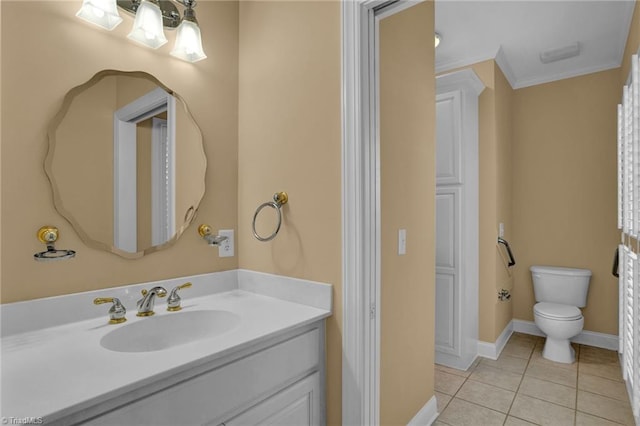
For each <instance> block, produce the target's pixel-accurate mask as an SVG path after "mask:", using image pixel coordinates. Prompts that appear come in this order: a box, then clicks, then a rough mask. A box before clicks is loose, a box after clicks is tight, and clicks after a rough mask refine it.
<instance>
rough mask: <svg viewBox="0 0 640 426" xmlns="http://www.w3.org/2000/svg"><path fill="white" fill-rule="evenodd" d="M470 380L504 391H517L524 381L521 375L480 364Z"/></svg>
mask: <svg viewBox="0 0 640 426" xmlns="http://www.w3.org/2000/svg"><path fill="white" fill-rule="evenodd" d="M469 380H475V381H477V382H482V383H485V384H487V385H493V386H497V387H499V388H502V389H506V390H510V391H516V390H517V389H518V386H519V385H520V381H521V380H522V376H521V375H520V374H515V373H511V372H509V371H505V370H500V369H497V368H493V367H488V366H486V365H484V364H480V365H478V366H477V367H476V369H475V370H473V373H471V375H470V376H469Z"/></svg>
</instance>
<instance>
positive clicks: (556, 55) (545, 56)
mask: <svg viewBox="0 0 640 426" xmlns="http://www.w3.org/2000/svg"><path fill="white" fill-rule="evenodd" d="M579 54H580V43H578V42H575V43H572V44H570V45H568V46H564V47H559V48H557V49H549V50H545V51H544V52H540V61H542V63H543V64H548V63H550V62H556V61H561V60H563V59H568V58H573V57H574V56H578V55H579Z"/></svg>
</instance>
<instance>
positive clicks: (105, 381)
mask: <svg viewBox="0 0 640 426" xmlns="http://www.w3.org/2000/svg"><path fill="white" fill-rule="evenodd" d="M242 274H244V275H245V276H250V278H251V279H244V278H243V279H241V280H240V282H239V283H238V285H237V288H236V289H233V290H229V291H224V292H219V293H215V294H212V295H206V296H200V297H194V298H190V297H189V293H188V290H187V291H185V292H184V293H182V297H183V303H182V306H183V310H182V311H180V312H167V311H166V304H165V303H164V301H165V300H166V299H157V301H156V307H155V312H156V316H165V315H167V316H170V315H180V313H182V312H189V311H195V310H211V309H216V310H223V311H229V312H233V313H235V314H237V315H238V316H239V317H240V322H239V324H238V325H237V326H236V327H235V328H233V329H232V330H230V331H227V332H225V333H223V334H220V335H217V336H215V337H211V338H207V339H202V340H198V341H195V342H191V343H187V344H183V345H179V346H174V347H171V348H167V349H164V350H159V351H153V352H115V351H111V350H108V349H105V348H103V347H102V346H101V345H100V339H101V338H102V337H103V336H104V335H105V334H107V333H109V332H110V331H112V330H114V329H115V328H116V327H123V326H124V327H126V326H127V325H128V324H133V323H135V322H138V321H145V320H148V319H147V318H140V317H136V315H135V309H132V307H131V306H127V308H128V312H127V322H125V323H123V324H117V325H110V324H108V323H107V320H108V316H107V315H106V309H105V312H101V313H102V314H103V315H102V316H100V317H99V318H92V319H87V320H82V321H78V322H72V323H67V324H62V325H57V326H55V327H50V328H43V329H38V330H32V331H27V332H23V333H18V334H12V335H8V336H3V337H2V339H1V344H2V359H1V367H2V371H1V372H2V376H1V382H2V383H1V384H2V388H1V390H2V393H1V405H0V416H2V417H5V418H9V417H14V418H23V417H43V418H44V421H45V423H46V422H49V421H53V420H56V419H59V418H61V417H63V416H65V415H68V414H69V413H71V412H73V411H76V410H78V409H82V408H83V407H88V406H92V405H95V404H99V403H100V402H102V401H106V400H108V399H111V398H114V397H116V396H119V395H122V394H124V393H126V392H128V391H131V390H133V389H137V388H139V387H142V386H144V385H145V384H149V383H152V382H155V381H157V380H161V379H163V378H166V377H169V376H171V375H174V374H176V373H179V372H182V371H186V370H188V369H190V368H193V367H195V366H198V365H201V364H203V363H208V362H211V361H214V360H216V359H219V358H221V357H224V356H226V355H229V354H231V353H233V352H236V351H240V350H242V349H244V348H246V347H249V346H251V345H254V344H257V343H260V342H262V341H264V340H267V339H269V338H271V337H274V336H276V335H279V334H282V333H285V332H287V331H289V330H292V329H294V328H297V327H301V326H304V325H306V324H310V323H312V322H315V321H318V320H321V319H323V318H326V317H328V316H330V315H331V307H330V306H331V302H330V300H329V303H328V305H326V304H325V306H324V307H323V308H319V307H314V306H310V305H309V304H302V303H296V302H291V301H286V300H282V299H278V298H275V297H270V296H265V295H263V294H257V293H256V291H258V290H256V287H255V283H256V282H260V281H261V280H260V278H265V280H264V281H265V283H266V282H268V281H269V280H271V281H274V282H277V283H279V284H278V285H276V288H277V289H276V292H277V293H279V294H281V292H282V289H283V288H287V287H289V288H293V289H294V292H295V293H298V296H295V297H293V298H290V297H286V296H285V298H288V299H289V300H292V299H293V300H302V301H304V297H303V298H302V299H300V298H299V292H300V291H304V287H305V285H302V286H301V285H300V280H297V282H294V283H291V282H289V283H287V281H288V280H289V279H287V278H284V277H282V279H281V278H279V277H275V276H272V275H268V276H267V275H266V274H257V273H252V272H250V271H242V273H241V274H238V275H242ZM245 278H246V277H245ZM245 283H248V284H247V285H245ZM283 283H284V287H283V285H282V284H283ZM153 284H154V285H155V284H157V283H153ZM318 286H321V287H318ZM323 286H326V287H328V290H327V288H325V287H323ZM265 287H268V288H271V287H270V286H268V285H265ZM307 287H309V286H307ZM310 287H311V288H312V290H311V291H312V293H313V292H314V291H315V293H316V296H317V294H318V289H319V290H320V293H323V294H325V299H326V295H327V294H328V295H329V299H330V297H331V287H330V286H328V285H326V284H319V283H312V285H311V286H310ZM243 288H245V289H243ZM268 288H265V293H266V294H272V292H270V291H269V290H268ZM105 291H107V290H105ZM108 291H110V292H111V293H114V291H113V289H110V290H108ZM92 295H93V292H92ZM102 306H103V307H105V306H107V305H102ZM3 320H4V321H7V319H6V318H5V317H3Z"/></svg>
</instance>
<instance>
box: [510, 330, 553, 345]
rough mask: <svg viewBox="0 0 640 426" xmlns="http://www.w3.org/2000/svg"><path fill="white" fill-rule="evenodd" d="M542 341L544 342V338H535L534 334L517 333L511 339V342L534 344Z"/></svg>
mask: <svg viewBox="0 0 640 426" xmlns="http://www.w3.org/2000/svg"><path fill="white" fill-rule="evenodd" d="M540 340H544V337H541V336H534V335H533V334H524V333H518V332H515V333H513V334H512V335H511V337H509V341H510V342H533V343H537V342H539V341H540Z"/></svg>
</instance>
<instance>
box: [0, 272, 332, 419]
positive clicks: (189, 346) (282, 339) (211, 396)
mask: <svg viewBox="0 0 640 426" xmlns="http://www.w3.org/2000/svg"><path fill="white" fill-rule="evenodd" d="M184 281H190V282H192V283H193V287H192V288H191V289H189V290H187V291H185V292H184V293H183V296H182V297H183V303H182V307H183V309H182V310H181V311H179V312H168V311H167V310H166V304H164V303H163V302H164V301H163V300H162V299H158V300H157V304H156V306H155V312H156V314H155V315H154V316H151V317H146V318H144V317H137V316H136V315H135V312H136V311H135V300H136V299H138V298H139V295H140V290H141V289H148V288H150V287H152V286H157V285H161V286H163V287H165V288H166V289H170V288H172V287H173V286H176V285H180V284H182V283H184ZM331 291H332V290H331V286H330V285H327V284H321V283H314V282H309V281H303V280H296V279H290V278H285V277H278V276H274V275H269V274H261V273H255V272H251V271H243V270H239V271H227V272H222V273H214V274H206V275H201V276H195V277H184V278H180V279H174V280H166V281H163V282H154V283H145V284H137V285H133V286H126V287H119V288H113V289H106V290H100V291H95V292H88V293H81V294H74V295H69V296H63V297H55V298H47V299H39V300H36V301H29V302H20V303H14V304H7V305H3V307H2V312H1V313H2V328H3V334H2V373H3V374H2V401H1V402H2V404H1V410H2V412H1V413H0V415H1V416H2V417H3V418H5V419H11V418H13V419H18V420H21V419H25V418H27V419H33V421H35V422H38V421H39V420H40V419H41V420H42V422H43V423H44V424H60V425H72V424H87V425H145V424H146V425H196V424H198V425H201V424H211V425H222V424H224V425H235V424H242V425H251V424H254V425H258V424H295V425H321V424H324V423H325V416H324V406H325V404H324V393H325V391H324V387H325V386H324V376H325V374H324V341H325V338H324V318H326V317H328V316H329V315H331ZM189 292H191V293H189ZM95 297H118V298H119V299H120V300H121V301H122V302H123V304H124V305H125V306H126V307H127V308H128V312H127V321H126V322H124V323H122V324H115V325H112V324H108V317H107V315H106V311H107V309H106V307H104V306H102V307H99V306H92V303H91V301H92V300H93V299H94V298H95ZM74 309H75V314H76V315H75V318H74V319H75V320H71V321H70V319H72V317H73V315H71V316H70V312H74V311H73V310H74ZM34 312H38V314H37V315H36V316H37V317H38V318H37V319H29V318H30V317H29V315H33V313H34ZM45 313H51V315H50V317H48V318H47V317H46V315H45ZM96 314H98V315H100V316H99V317H97V316H96ZM89 315H92V316H93V317H91V318H86V317H87V316H89ZM202 323H206V324H205V325H203V324H202ZM46 324H49V326H48V327H45V326H44V325H46ZM52 324H54V326H51V325H52ZM209 325H210V326H209ZM127 327H128V328H127ZM9 421H11V420H9Z"/></svg>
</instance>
